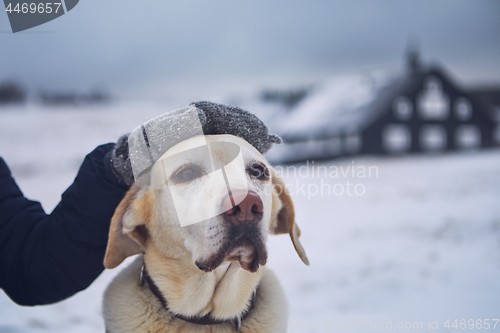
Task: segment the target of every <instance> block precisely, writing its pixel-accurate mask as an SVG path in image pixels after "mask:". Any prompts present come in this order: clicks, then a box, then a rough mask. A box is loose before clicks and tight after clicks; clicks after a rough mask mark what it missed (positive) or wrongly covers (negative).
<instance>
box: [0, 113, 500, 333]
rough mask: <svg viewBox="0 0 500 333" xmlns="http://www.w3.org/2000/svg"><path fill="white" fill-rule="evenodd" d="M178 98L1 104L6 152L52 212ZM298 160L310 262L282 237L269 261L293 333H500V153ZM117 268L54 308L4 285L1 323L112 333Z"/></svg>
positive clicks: (2, 151) (24, 183) (68, 332)
mask: <svg viewBox="0 0 500 333" xmlns="http://www.w3.org/2000/svg"><path fill="white" fill-rule="evenodd" d="M179 106H182V105H162V104H145V103H141V104H135V105H134V104H128V105H126V106H124V105H119V104H118V105H113V106H110V107H103V108H100V109H99V108H98V109H92V110H85V109H69V110H64V109H59V110H48V109H40V108H35V107H27V108H23V109H9V110H7V111H5V110H0V155H1V156H2V157H3V158H4V159H5V160H6V162H7V163H8V164H9V166H10V167H11V169H12V172H13V174H14V176H15V178H16V180H17V181H18V183H19V185H20V186H21V188H22V190H23V191H24V193H25V195H26V196H27V197H29V198H32V199H36V200H39V201H41V202H42V205H43V207H44V208H45V209H46V210H47V211H51V210H52V209H53V208H54V207H55V205H56V204H57V202H58V200H59V197H60V195H61V193H62V192H63V191H64V190H65V188H66V187H67V186H68V185H69V184H70V183H71V181H72V179H73V177H74V176H75V174H76V171H77V169H78V166H79V164H80V163H81V162H82V160H83V157H84V155H85V154H86V153H88V152H90V151H91V150H92V149H93V148H94V147H95V146H97V145H98V144H101V143H105V142H110V141H115V140H116V138H118V137H119V136H120V135H121V134H123V133H126V132H128V131H131V130H132V129H134V128H135V127H136V126H138V125H140V124H141V123H142V122H143V121H145V120H147V119H149V118H150V117H153V116H156V115H158V114H160V113H163V112H165V111H168V110H171V109H174V108H177V107H179ZM320 165H321V166H325V167H326V170H327V172H326V173H325V172H324V171H325V168H318V166H320ZM295 167H296V169H295V172H296V175H294V172H293V171H294V170H292V169H289V170H288V172H284V173H285V175H286V181H287V183H289V184H290V185H291V187H290V190H291V192H292V194H293V196H294V201H295V204H296V209H297V221H298V224H299V225H300V227H301V229H302V233H303V236H302V238H301V240H302V244H303V245H304V247H305V249H306V251H307V254H308V257H309V259H310V261H311V266H310V267H306V266H305V265H303V264H302V262H301V261H300V259H299V258H298V256H297V255H296V254H295V253H294V251H293V246H292V244H291V242H290V241H289V239H288V237H286V236H278V237H272V238H271V239H270V242H269V248H270V260H269V264H268V266H269V267H270V268H271V269H273V270H274V271H275V272H276V273H277V275H278V276H279V278H280V280H281V281H282V284H283V286H284V288H285V290H286V293H287V294H288V298H289V301H290V308H291V313H290V323H289V332H304V333H305V332H308V333H309V332H334V331H342V330H343V331H359V332H371V331H381V330H382V331H390V330H391V329H389V328H392V330H396V329H397V328H398V327H400V328H402V329H401V330H402V331H405V330H409V331H428V330H429V331H430V330H431V329H429V323H432V325H433V326H432V327H433V328H434V327H436V326H435V325H436V324H437V330H434V329H432V331H438V332H447V331H455V329H446V328H445V327H444V326H445V323H446V320H447V319H450V320H451V321H450V322H449V324H450V325H452V324H453V321H454V320H455V319H458V320H461V319H464V320H469V319H474V320H478V319H480V320H485V319H490V321H489V323H490V325H491V327H490V329H489V330H488V331H498V332H500V323H499V324H498V325H497V326H496V329H495V330H493V325H494V324H495V321H494V320H492V319H494V318H500V150H496V151H485V152H476V153H470V154H451V155H446V156H415V157H399V158H396V157H395V158H384V159H380V158H373V157H359V158H355V159H354V160H348V159H344V160H338V161H332V162H325V163H321V164H320V163H315V164H314V168H313V167H312V164H310V165H309V169H308V172H307V171H306V169H305V168H303V169H299V166H295ZM353 170H354V174H353V173H352V171H353ZM284 171H287V170H286V169H285V170H284ZM301 171H302V173H300V172H301ZM363 171H364V172H363ZM370 172H371V173H370ZM347 182H349V184H348V183H347ZM321 191H323V193H321ZM328 191H330V193H328ZM341 192H343V193H341ZM119 270H120V268H118V269H115V270H111V271H106V272H104V273H103V274H102V275H101V276H100V277H99V278H98V279H97V280H96V281H95V282H94V283H93V284H92V285H91V286H90V287H89V288H88V289H87V290H85V291H83V292H81V293H79V294H77V295H76V296H74V297H72V298H71V299H69V300H66V301H64V302H60V303H58V304H55V305H51V306H41V307H33V308H30V307H20V306H17V305H15V304H13V303H12V302H11V301H10V300H9V299H8V297H7V296H5V295H4V294H3V293H2V292H1V291H0V333H7V332H9V333H14V332H16V333H21V332H23V333H27V332H54V333H62V332H64V333H89V332H104V326H103V321H102V318H101V314H100V313H101V296H102V294H103V291H104V289H105V287H106V285H107V284H108V283H109V281H110V280H111V279H112V278H113V276H114V275H115V274H116V273H117V272H118V271H119ZM6 273H8V272H0V274H6ZM436 321H438V322H437V323H436ZM469 323H470V322H469ZM469 323H468V324H469ZM483 323H484V321H483ZM468 324H466V325H468ZM420 325H421V326H420ZM405 326H406V328H405ZM464 331H469V332H470V331H484V329H481V330H479V329H477V328H473V329H469V328H467V329H465V330H464Z"/></svg>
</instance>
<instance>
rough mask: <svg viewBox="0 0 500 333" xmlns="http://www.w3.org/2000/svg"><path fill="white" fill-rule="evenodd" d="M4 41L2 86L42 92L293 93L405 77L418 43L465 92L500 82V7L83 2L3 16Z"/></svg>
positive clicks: (398, 0) (440, 1)
mask: <svg viewBox="0 0 500 333" xmlns="http://www.w3.org/2000/svg"><path fill="white" fill-rule="evenodd" d="M0 31H1V33H0V80H1V79H6V78H15V79H18V80H19V81H21V82H22V83H24V84H25V85H27V86H28V87H29V88H30V89H32V90H34V89H41V88H45V89H61V88H67V89H75V88H78V89H82V88H88V87H94V86H101V87H107V88H109V89H110V90H111V91H112V92H114V93H116V94H119V95H122V96H160V95H165V96H168V95H169V93H170V94H172V93H173V92H175V91H177V90H179V89H181V90H184V91H185V90H199V91H207V92H208V91H210V89H213V87H214V86H222V87H227V88H228V89H229V88H232V89H234V88H235V87H238V88H239V89H245V88H248V87H252V86H255V85H263V86H266V85H267V86H271V85H281V86H286V85H290V86H293V85H299V84H301V83H309V82H313V81H317V80H322V79H324V78H326V77H330V76H334V75H342V74H349V73H360V72H366V71H370V70H378V69H386V70H391V71H393V70H398V69H400V68H401V66H402V54H403V52H404V50H405V48H406V44H407V42H408V39H409V38H411V36H417V37H418V38H419V40H420V45H421V51H422V56H423V58H424V59H425V60H427V61H429V60H437V61H439V62H441V63H442V64H444V65H446V67H447V68H448V69H449V70H450V71H451V73H452V74H454V76H455V77H457V78H458V79H459V80H460V81H461V82H464V83H474V82H482V81H485V82H495V81H496V82H500V1H497V0H491V1H481V0H470V1H462V0H450V1H444V0H418V1H404V0H386V1H374V0H367V1H359V0H346V1H333V0H279V1H273V0H251V1H248V0H247V1H243V0H198V1H195V0H182V1H179V0H177V1H165V0H162V1H160V0H157V1H152V0H146V1H124V0H105V1H102V0H100V1H98V0H82V1H80V3H79V4H78V5H77V6H76V7H75V8H74V9H73V10H72V11H71V12H69V13H67V14H66V15H64V16H62V17H60V18H59V19H56V20H54V21H52V22H49V23H47V24H45V25H42V26H39V27H36V28H33V29H31V30H28V31H27V32H24V33H18V34H12V33H9V31H10V26H9V23H8V19H7V14H6V13H0Z"/></svg>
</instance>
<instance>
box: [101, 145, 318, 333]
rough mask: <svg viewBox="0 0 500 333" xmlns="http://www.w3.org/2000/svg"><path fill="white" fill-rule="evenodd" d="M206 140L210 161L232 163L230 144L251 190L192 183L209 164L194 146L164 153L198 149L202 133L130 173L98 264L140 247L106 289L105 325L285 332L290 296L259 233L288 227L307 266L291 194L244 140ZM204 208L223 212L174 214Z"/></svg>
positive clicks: (160, 331)
mask: <svg viewBox="0 0 500 333" xmlns="http://www.w3.org/2000/svg"><path fill="white" fill-rule="evenodd" d="M202 137H203V136H202ZM204 139H205V140H206V142H207V144H208V146H209V147H210V152H211V156H212V159H213V161H212V164H217V165H222V166H223V165H225V164H227V163H228V162H230V160H231V159H233V157H234V156H233V155H234V149H233V148H234V147H237V150H239V152H237V153H238V154H240V155H239V156H240V157H241V160H242V161H243V164H244V174H243V176H242V177H244V179H245V180H246V181H245V182H240V183H242V184H243V183H245V184H247V186H248V188H247V189H246V190H245V191H243V190H241V191H240V189H239V187H241V184H239V185H237V186H236V187H238V188H234V187H231V189H230V192H229V195H228V194H227V189H226V192H224V191H222V190H220V189H218V190H212V189H211V187H209V188H208V190H205V191H201V190H199V187H197V182H198V179H199V177H200V175H201V174H203V173H204V172H205V173H206V172H207V171H206V170H204V168H205V167H206V161H200V160H199V159H202V158H200V157H199V156H198V155H197V154H188V155H187V156H186V157H183V158H173V159H169V158H170V157H171V156H179V155H178V153H181V152H185V151H189V150H191V151H192V150H193V149H195V148H196V147H198V146H199V145H200V143H199V142H200V137H193V138H190V139H187V140H184V141H182V142H180V143H178V144H177V145H175V146H173V147H172V148H170V149H169V150H168V151H167V152H166V153H165V154H164V155H163V156H162V158H161V159H160V160H159V161H157V162H156V163H155V164H154V165H153V166H152V168H151V169H150V170H149V171H148V172H147V174H146V175H145V176H142V178H141V179H138V180H136V183H135V184H134V185H133V186H132V187H131V188H130V190H129V191H128V192H127V194H126V195H125V197H124V198H123V200H122V201H121V203H120V204H119V206H118V207H117V209H116V211H115V213H114V216H113V218H112V221H111V227H110V235H109V241H108V246H107V249H106V255H105V259H104V266H105V267H106V268H114V267H116V266H118V265H119V264H120V263H121V262H122V261H123V260H124V259H125V258H127V257H129V256H132V255H136V254H140V255H139V256H138V257H137V258H136V259H135V261H133V262H132V263H131V264H130V265H129V266H128V267H126V268H125V269H124V270H123V271H122V272H120V273H119V274H118V275H117V276H116V277H115V278H114V280H113V281H112V282H111V283H110V285H109V286H108V288H107V289H106V291H105V294H104V300H103V317H104V320H105V326H106V332H107V333H128V332H134V333H143V332H144V333H146V332H154V333H167V332H199V333H202V332H203V333H204V332H220V333H226V332H227V333H229V332H244V333H257V332H259V333H265V332H272V333H276V332H286V330H287V322H288V306H287V301H286V297H285V293H284V291H283V289H282V287H281V285H280V283H279V281H278V279H277V278H276V276H275V275H274V273H273V272H272V271H271V270H269V269H267V268H266V267H265V264H266V261H267V250H266V240H267V235H268V234H273V235H275V234H285V233H286V234H289V235H290V237H291V240H292V242H293V245H294V248H295V250H296V252H297V253H298V255H299V257H300V258H301V259H302V261H303V262H304V263H305V264H306V265H309V261H308V259H307V256H306V254H305V251H304V249H303V247H302V245H301V244H300V242H299V236H300V229H299V228H298V226H297V224H296V223H295V220H294V219H295V213H294V207H293V203H292V199H291V197H290V195H289V193H288V192H287V191H286V188H285V185H284V183H283V181H282V179H280V177H279V175H278V174H277V172H276V171H275V170H274V169H273V168H272V167H271V166H270V165H269V163H268V162H267V160H266V158H265V157H264V156H263V155H262V154H260V153H259V152H258V151H257V149H255V148H254V147H253V146H252V145H250V144H249V143H248V142H247V141H245V140H243V139H241V138H239V137H236V136H233V135H209V136H205V137H204ZM228 145H229V146H228ZM228 147H230V148H228ZM231 147H232V148H231ZM176 154H177V155H176ZM164 157H165V158H164ZM226 169H227V168H226ZM226 173H227V175H226V178H228V179H229V178H231V175H230V172H229V171H228V170H226ZM240 178H241V177H240ZM240 180H241V179H240ZM166 183H169V184H174V185H175V187H176V188H177V189H178V190H179V191H178V194H177V195H176V196H177V197H175V195H173V194H172V193H171V191H168V190H165V184H166ZM198 185H199V184H198ZM240 192H241V193H243V194H242V195H241V196H240V198H239V199H238V200H236V199H237V197H238V193H240ZM174 197H175V198H174ZM176 200H177V202H176ZM179 200H180V201H179ZM183 200H184V201H183ZM179 202H180V204H179ZM236 203H237V204H236ZM206 207H218V209H219V210H220V211H222V213H221V214H218V215H216V216H214V217H210V218H207V219H205V220H203V221H201V222H198V223H193V224H190V225H186V226H181V224H180V223H179V220H180V219H181V218H180V217H179V216H180V215H182V214H188V215H189V214H195V213H196V212H198V211H202V210H204V209H205V208H206ZM185 208H187V210H186V209H185ZM176 215H177V216H176ZM195 215H196V214H195Z"/></svg>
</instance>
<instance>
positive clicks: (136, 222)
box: [104, 185, 150, 268]
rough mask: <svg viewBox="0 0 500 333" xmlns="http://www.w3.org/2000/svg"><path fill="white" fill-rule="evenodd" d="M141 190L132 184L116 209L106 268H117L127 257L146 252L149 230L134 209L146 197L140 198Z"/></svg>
mask: <svg viewBox="0 0 500 333" xmlns="http://www.w3.org/2000/svg"><path fill="white" fill-rule="evenodd" d="M140 192H142V191H141V190H140V187H139V186H137V185H132V187H131V188H130V190H129V191H128V192H127V194H126V195H125V197H124V198H123V199H122V201H121V202H120V204H119V205H118V207H117V208H116V210H115V213H114V215H113V218H112V219H111V226H110V229H109V239H108V247H107V248H106V255H105V256H104V267H106V268H115V267H116V266H118V265H119V264H120V263H121V262H122V261H123V260H125V258H127V257H129V256H132V255H134V254H138V253H141V252H144V246H145V243H146V239H147V233H148V232H147V229H146V227H145V225H144V220H143V219H142V218H141V217H140V216H139V214H137V213H136V209H134V208H135V207H134V206H137V203H136V202H137V201H140V200H141V199H144V196H142V197H141V198H138V195H139V194H140ZM148 208H150V207H148Z"/></svg>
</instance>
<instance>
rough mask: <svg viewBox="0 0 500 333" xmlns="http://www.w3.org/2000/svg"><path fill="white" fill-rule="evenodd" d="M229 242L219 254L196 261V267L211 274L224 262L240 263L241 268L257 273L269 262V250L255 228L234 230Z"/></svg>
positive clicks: (228, 239) (222, 247)
mask: <svg viewBox="0 0 500 333" xmlns="http://www.w3.org/2000/svg"><path fill="white" fill-rule="evenodd" d="M226 239H227V241H226V242H225V243H224V245H223V246H221V248H220V251H218V253H217V254H215V255H213V256H211V257H210V258H208V260H204V261H196V266H198V268H199V269H201V270H203V271H205V272H211V271H213V270H214V269H216V268H217V267H219V266H220V265H221V264H222V263H223V262H224V261H229V262H239V264H240V266H241V268H243V269H245V270H247V271H249V272H252V273H254V272H256V271H257V270H258V269H259V267H260V266H261V265H265V264H266V262H267V250H266V246H265V244H264V243H263V240H262V237H260V232H256V230H255V228H253V227H250V228H248V227H237V228H233V230H232V232H231V233H230V235H229V237H227V238H226Z"/></svg>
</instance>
